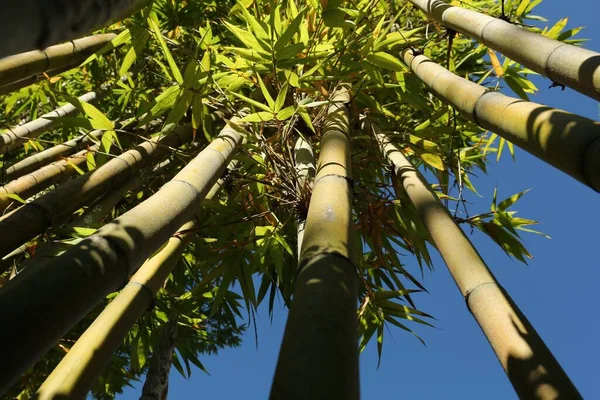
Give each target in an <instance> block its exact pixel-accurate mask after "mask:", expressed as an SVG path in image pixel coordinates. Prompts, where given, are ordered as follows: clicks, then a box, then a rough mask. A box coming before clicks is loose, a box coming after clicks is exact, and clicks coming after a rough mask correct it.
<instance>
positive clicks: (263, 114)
mask: <svg viewBox="0 0 600 400" xmlns="http://www.w3.org/2000/svg"><path fill="white" fill-rule="evenodd" d="M274 119H275V115H274V114H273V112H271V111H268V112H267V111H259V112H257V113H253V114H248V115H246V116H245V117H244V118H242V119H241V120H240V122H268V121H272V120H274Z"/></svg>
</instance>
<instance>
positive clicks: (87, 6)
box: [0, 0, 150, 57]
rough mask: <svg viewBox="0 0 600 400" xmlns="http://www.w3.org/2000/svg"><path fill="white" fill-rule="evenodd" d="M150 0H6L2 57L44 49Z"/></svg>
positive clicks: (0, 26)
mask: <svg viewBox="0 0 600 400" xmlns="http://www.w3.org/2000/svg"><path fill="white" fill-rule="evenodd" d="M149 2H150V1H149V0H61V1H48V0H3V2H2V15H0V37H2V38H4V39H3V41H2V44H0V57H6V56H9V55H12V54H17V53H22V52H24V51H29V50H34V49H43V48H45V47H48V46H51V45H53V44H56V43H60V42H64V41H67V40H72V39H74V38H76V37H78V36H81V35H85V34H87V33H89V32H91V31H93V30H94V29H97V28H102V27H104V26H106V25H108V24H110V23H111V22H112V21H119V20H121V19H123V18H125V17H127V16H129V15H131V14H132V13H133V12H135V11H136V10H139V9H140V8H142V7H144V6H145V5H147V4H148V3H149Z"/></svg>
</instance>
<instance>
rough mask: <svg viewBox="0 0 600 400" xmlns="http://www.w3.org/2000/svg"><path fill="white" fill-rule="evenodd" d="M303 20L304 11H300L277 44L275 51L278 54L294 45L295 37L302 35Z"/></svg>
mask: <svg viewBox="0 0 600 400" xmlns="http://www.w3.org/2000/svg"><path fill="white" fill-rule="evenodd" d="M303 18H304V9H303V10H302V11H300V13H299V14H298V15H297V16H296V17H295V18H294V19H293V20H292V22H291V23H290V24H289V25H288V27H287V28H286V29H285V31H284V32H283V34H282V35H281V36H280V37H279V39H278V40H277V42H276V43H275V47H274V49H275V51H276V52H278V51H280V50H282V49H283V48H284V47H286V46H290V45H291V44H292V39H293V38H294V35H295V34H297V33H300V23H301V22H302V20H303Z"/></svg>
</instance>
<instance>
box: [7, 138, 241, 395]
mask: <svg viewBox="0 0 600 400" xmlns="http://www.w3.org/2000/svg"><path fill="white" fill-rule="evenodd" d="M186 130H187V131H191V129H190V128H189V127H187V129H186ZM241 141H242V135H241V134H240V133H238V132H237V131H236V130H234V129H232V128H230V127H226V128H225V129H223V130H222V131H221V133H220V134H219V135H218V136H217V137H216V138H215V140H213V141H212V143H211V144H210V145H208V146H207V147H206V148H205V149H204V150H203V151H202V152H201V153H200V154H199V155H198V156H197V157H196V158H195V159H194V160H192V161H191V162H190V163H189V164H188V165H187V166H186V167H184V168H183V169H182V170H181V171H180V172H179V173H178V174H177V175H176V176H175V178H173V179H172V180H171V181H169V182H168V183H167V184H165V185H164V186H163V187H162V188H161V189H160V190H159V191H158V193H156V194H155V195H153V196H152V197H150V198H149V199H148V200H146V201H144V202H143V203H141V204H139V205H138V206H136V207H134V208H133V209H131V210H129V211H128V212H127V213H125V214H123V215H121V216H120V217H119V218H117V219H115V220H114V221H112V222H111V223H109V224H106V225H104V226H103V227H102V228H101V229H100V230H98V231H97V232H96V233H95V234H94V235H92V236H89V237H87V238H86V239H84V240H82V241H81V242H79V243H78V244H77V245H76V246H75V247H74V248H72V249H71V250H69V251H68V252H66V253H65V254H64V255H63V256H61V257H59V258H58V259H57V260H56V261H54V262H52V263H50V264H49V265H47V266H45V267H43V268H39V269H36V270H35V271H34V272H30V269H26V270H25V271H24V272H23V273H22V274H19V275H17V277H16V278H14V279H13V280H11V281H9V282H8V283H7V284H6V286H4V287H2V288H0V304H2V305H3V307H1V308H0V320H2V321H3V324H4V326H5V327H7V328H6V329H2V330H0V343H2V344H3V348H2V358H0V395H1V394H3V393H5V392H6V390H8V389H9V388H10V387H11V386H12V385H13V384H14V382H15V381H16V380H17V379H18V377H19V376H20V375H21V373H23V371H24V370H25V369H26V368H27V367H29V366H30V365H31V364H32V363H33V362H35V361H36V360H37V359H38V358H39V357H40V356H41V355H42V354H43V353H44V352H46V351H47V350H48V349H49V348H50V347H51V346H53V345H54V344H55V343H56V342H57V341H58V340H59V339H60V338H61V337H63V336H64V334H65V333H67V332H68V330H69V329H71V328H72V327H73V326H74V325H75V324H76V323H77V322H78V321H79V320H80V319H81V318H82V317H83V316H85V315H86V314H87V313H88V312H89V311H90V310H91V309H92V308H93V307H94V306H95V305H96V304H98V302H100V301H101V300H102V299H103V298H104V297H105V296H106V295H107V294H109V293H112V292H114V291H115V290H118V289H119V288H121V287H123V286H124V285H125V284H126V283H127V281H128V278H129V275H130V274H131V273H133V272H135V271H136V270H137V269H138V268H139V266H140V265H141V264H142V263H143V262H144V261H145V260H146V259H147V258H148V257H149V256H150V255H151V254H152V253H154V252H155V251H156V250H157V249H158V248H159V247H160V246H161V245H162V244H163V243H164V242H165V241H166V240H168V238H169V237H170V236H171V235H172V234H173V233H175V232H176V231H177V229H178V228H179V227H180V226H181V225H183V224H184V223H185V222H186V221H188V220H189V219H190V218H191V217H192V215H193V214H194V213H195V212H196V211H197V207H198V205H199V202H200V201H201V200H202V199H203V198H204V197H205V195H206V194H207V193H208V191H209V190H210V188H211V187H212V186H213V185H214V183H215V182H216V181H217V179H218V178H219V177H220V176H221V175H222V173H223V171H224V170H225V167H226V165H227V163H228V162H229V159H230V157H231V156H232V155H233V153H234V151H235V150H236V149H237V147H238V145H239V144H240V143H241Z"/></svg>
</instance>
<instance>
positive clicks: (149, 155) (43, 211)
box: [0, 125, 193, 256]
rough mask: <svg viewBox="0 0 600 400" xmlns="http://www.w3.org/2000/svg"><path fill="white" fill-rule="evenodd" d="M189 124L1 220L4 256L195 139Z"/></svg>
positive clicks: (134, 149) (1, 244)
mask: <svg viewBox="0 0 600 400" xmlns="http://www.w3.org/2000/svg"><path fill="white" fill-rule="evenodd" d="M192 136H193V135H192V129H191V127H190V126H189V125H187V126H184V127H182V128H179V129H175V130H173V131H170V132H169V133H168V134H167V135H166V136H164V137H163V138H161V139H158V138H157V139H153V140H148V141H145V142H143V143H141V144H139V145H137V146H136V147H134V148H133V149H131V150H128V151H126V152H125V153H123V154H121V155H120V156H118V157H115V158H113V159H111V160H110V161H108V162H107V163H106V164H104V165H102V166H101V167H99V168H97V169H95V170H93V171H91V172H89V173H87V174H85V175H81V176H78V177H77V178H75V179H72V180H70V181H69V182H66V183H65V184H63V185H61V186H59V187H58V188H56V189H54V190H52V191H50V192H48V193H45V194H44V195H43V196H41V197H39V198H37V199H35V200H34V201H32V202H30V203H27V204H25V205H23V206H22V207H20V208H19V209H17V210H15V211H14V212H12V213H10V214H7V215H5V216H4V217H2V218H0V255H1V256H4V255H6V254H8V253H10V252H11V251H13V250H14V249H16V248H17V247H18V246H20V245H22V244H23V243H25V242H27V241H29V240H31V239H33V238H34V237H35V236H37V235H39V234H41V233H43V232H44V231H45V230H46V229H48V228H49V227H51V226H54V225H57V224H60V223H63V222H65V221H66V220H67V219H68V218H69V217H70V216H71V215H72V214H73V212H75V211H77V210H78V209H79V208H81V207H83V206H86V205H89V203H90V202H92V201H94V200H95V199H96V198H98V197H99V196H101V195H102V194H104V193H105V192H107V191H109V190H110V189H111V188H112V187H114V186H117V185H120V184H122V183H123V182H125V181H127V180H128V179H129V178H131V177H132V176H134V175H135V174H136V173H137V171H139V169H140V168H142V167H143V166H144V165H146V164H147V163H149V162H151V161H153V160H156V159H157V158H159V157H161V156H164V155H166V154H167V153H168V151H167V150H169V149H171V148H177V147H179V146H181V145H182V144H184V143H188V142H189V141H190V140H192Z"/></svg>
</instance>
